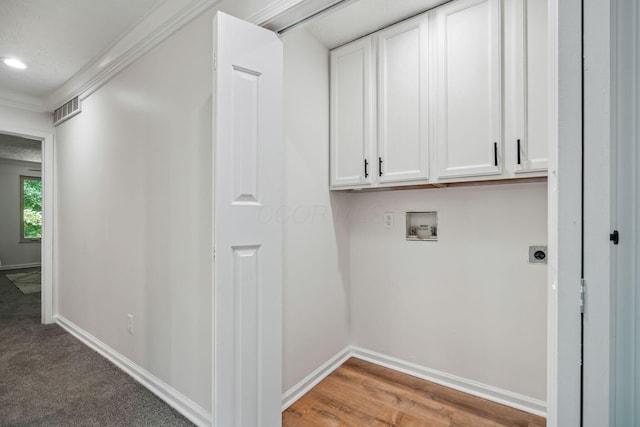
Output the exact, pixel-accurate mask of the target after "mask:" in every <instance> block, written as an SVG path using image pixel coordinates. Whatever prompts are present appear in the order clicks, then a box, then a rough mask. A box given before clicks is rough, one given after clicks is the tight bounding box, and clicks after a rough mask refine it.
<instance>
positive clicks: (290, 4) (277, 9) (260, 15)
mask: <svg viewBox="0 0 640 427" xmlns="http://www.w3.org/2000/svg"><path fill="white" fill-rule="evenodd" d="M304 1H305V0H276V1H274V2H272V3H271V4H270V5H268V6H267V7H265V8H263V9H260V10H259V11H258V12H256V13H254V14H253V15H251V16H249V17H248V18H247V19H246V21H247V22H251V23H252V24H256V25H264V24H265V23H267V22H269V21H271V20H272V19H274V18H277V17H278V16H280V15H282V14H284V13H287V12H290V11H291V10H292V9H293V8H294V7H297V6H299V5H300V4H302V3H304Z"/></svg>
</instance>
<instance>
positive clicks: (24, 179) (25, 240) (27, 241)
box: [20, 175, 42, 243]
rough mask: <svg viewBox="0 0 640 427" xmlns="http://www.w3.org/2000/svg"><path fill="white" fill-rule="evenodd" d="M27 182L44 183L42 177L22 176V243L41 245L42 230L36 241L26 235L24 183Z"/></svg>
mask: <svg viewBox="0 0 640 427" xmlns="http://www.w3.org/2000/svg"><path fill="white" fill-rule="evenodd" d="M27 180H28V181H40V182H41V183H42V177H40V176H29V175H20V243H36V242H37V243H40V242H41V241H42V230H40V237H38V238H35V239H32V238H29V237H25V235H24V182H25V181H27Z"/></svg>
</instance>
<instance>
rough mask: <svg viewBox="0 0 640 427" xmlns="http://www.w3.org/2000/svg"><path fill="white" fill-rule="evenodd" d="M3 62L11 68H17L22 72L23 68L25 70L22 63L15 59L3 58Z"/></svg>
mask: <svg viewBox="0 0 640 427" xmlns="http://www.w3.org/2000/svg"><path fill="white" fill-rule="evenodd" d="M3 61H4V63H5V64H6V65H8V66H9V67H11V68H17V69H19V70H24V69H25V68H27V66H26V65H25V63H24V62H22V61H20V60H19V59H16V58H4V59H3Z"/></svg>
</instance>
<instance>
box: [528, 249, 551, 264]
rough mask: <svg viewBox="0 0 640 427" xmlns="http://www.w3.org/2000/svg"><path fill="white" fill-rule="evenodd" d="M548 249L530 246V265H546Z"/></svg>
mask: <svg viewBox="0 0 640 427" xmlns="http://www.w3.org/2000/svg"><path fill="white" fill-rule="evenodd" d="M546 263H547V247H546V246H529V264H546Z"/></svg>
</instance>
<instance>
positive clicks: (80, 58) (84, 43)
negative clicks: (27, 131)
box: [0, 0, 165, 105]
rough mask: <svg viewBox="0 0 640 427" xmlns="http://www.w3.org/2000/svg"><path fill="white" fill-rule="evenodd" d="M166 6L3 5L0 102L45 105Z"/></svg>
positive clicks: (123, 1)
mask: <svg viewBox="0 0 640 427" xmlns="http://www.w3.org/2000/svg"><path fill="white" fill-rule="evenodd" d="M164 1H165V0H0V57H8V56H15V57H17V58H19V59H21V60H22V61H23V62H25V63H26V64H27V69H26V70H15V69H12V68H9V67H7V66H5V65H4V64H3V63H0V98H2V99H4V100H7V101H9V102H11V101H13V102H16V103H24V104H35V105H37V104H40V105H42V104H43V100H44V99H45V98H46V97H47V96H48V95H50V94H51V93H52V92H53V91H54V90H55V89H57V88H59V87H60V86H61V85H62V84H64V83H65V82H66V81H67V80H69V79H70V78H71V77H72V76H73V75H75V74H76V73H78V72H79V71H80V70H81V69H82V68H83V67H84V66H85V65H86V64H88V63H89V62H90V61H91V60H92V59H94V58H96V57H97V56H99V55H100V54H102V53H103V52H104V51H106V50H107V49H108V48H109V47H111V46H112V45H113V44H114V43H115V42H116V41H118V40H119V39H120V38H121V37H122V36H123V35H124V34H125V33H126V32H128V31H129V30H130V29H131V28H133V27H134V26H135V25H136V24H137V23H138V22H139V21H140V20H141V19H142V18H143V17H144V16H145V15H147V14H148V13H150V12H151V11H152V10H153V9H154V8H156V7H157V6H158V5H160V4H161V3H163V2H164Z"/></svg>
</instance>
